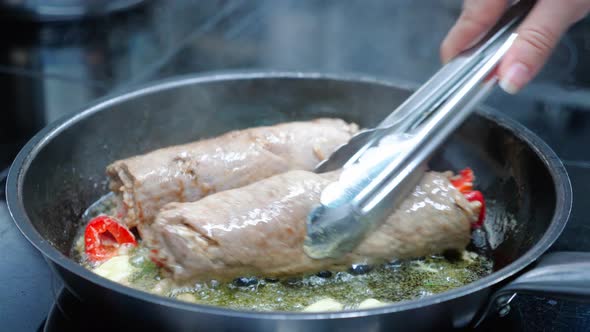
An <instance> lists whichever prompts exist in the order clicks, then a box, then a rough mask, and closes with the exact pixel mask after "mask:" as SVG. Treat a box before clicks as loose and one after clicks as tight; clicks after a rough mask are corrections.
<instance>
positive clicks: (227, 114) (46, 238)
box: [7, 72, 590, 331]
mask: <svg viewBox="0 0 590 332" xmlns="http://www.w3.org/2000/svg"><path fill="white" fill-rule="evenodd" d="M410 91H411V86H410V85H408V84H403V83H392V82H383V81H379V80H376V79H372V78H367V77H347V76H329V75H322V74H302V73H276V72H266V73H251V72H235V73H220V74H212V75H209V76H188V77H178V78H174V79H171V80H167V81H164V82H160V83H157V84H154V85H150V86H146V87H143V88H140V89H138V90H135V91H132V92H129V93H126V94H122V95H118V96H113V97H109V98H106V99H103V100H102V101H100V102H98V103H97V104H95V105H94V106H92V107H89V108H87V109H85V110H83V111H82V112H80V113H76V114H74V115H71V116H68V117H65V118H63V119H61V120H59V121H57V122H56V123H53V124H52V125H50V126H48V127H46V128H45V129H43V130H42V131H41V132H39V133H38V134H37V135H36V136H35V137H33V138H32V139H31V141H30V142H28V144H27V145H26V146H25V147H24V148H23V149H22V151H21V152H20V154H19V155H18V156H17V158H16V160H15V161H14V164H13V165H12V167H11V170H10V173H9V176H8V181H7V201H8V206H9V208H10V212H11V214H12V217H13V218H14V221H15V222H16V224H17V225H18V227H19V228H20V230H21V231H22V233H23V234H24V235H25V236H26V237H27V239H28V240H29V241H30V242H31V243H32V244H33V245H34V246H35V247H36V248H37V249H38V250H40V251H41V252H42V253H43V255H44V256H45V257H46V259H47V261H48V263H49V265H50V266H51V267H52V269H53V270H54V271H55V272H56V273H57V274H58V275H59V276H60V277H61V278H62V279H63V280H64V283H65V285H66V287H67V288H68V289H69V290H70V291H71V292H72V293H73V294H74V295H75V296H77V297H78V298H79V299H80V300H81V301H83V302H84V303H91V304H93V305H96V306H100V307H107V308H109V312H113V315H114V316H116V317H118V318H119V319H118V324H119V325H117V326H116V327H117V328H118V329H123V327H124V325H125V324H128V325H129V327H127V328H135V329H138V328H142V329H147V330H195V331H213V330H214V331H225V330H227V331H230V330H231V331H246V330H252V331H277V330H280V331H312V330H313V331H322V330H326V331H358V330H363V331H385V330H393V329H403V330H412V331H417V330H428V329H431V328H433V327H436V329H437V330H446V329H450V328H464V327H468V326H470V325H473V324H475V323H476V321H477V319H478V318H481V317H482V316H483V315H485V312H490V311H492V312H493V311H495V309H496V307H497V306H498V305H499V306H501V308H502V309H503V310H506V308H507V307H506V305H507V304H508V303H509V301H510V299H511V298H512V295H513V294H514V293H516V292H520V291H523V292H537V291H539V292H549V293H552V294H557V295H563V296H569V297H575V298H585V297H586V296H588V295H590V290H589V288H588V287H587V286H588V282H589V281H590V272H586V271H588V267H589V266H590V264H589V263H588V262H589V261H590V258H589V257H587V255H586V254H583V253H558V254H552V255H550V256H544V257H545V258H544V259H542V260H541V261H540V262H537V268H532V269H531V266H532V265H533V262H535V261H537V260H538V259H539V258H540V257H541V255H542V254H543V253H544V252H545V251H546V250H547V249H548V248H549V247H550V245H551V244H552V243H553V242H554V241H555V239H556V238H557V237H558V236H559V234H560V232H561V231H562V229H563V228H564V226H565V224H566V222H567V219H568V216H569V212H570V208H571V204H572V192H571V186H570V182H569V179H568V176H567V173H566V171H565V168H564V166H563V165H562V163H561V162H560V160H559V159H558V158H557V156H556V155H555V153H553V151H551V149H550V148H549V147H548V146H547V145H546V144H545V143H543V142H542V141H541V140H540V139H539V138H537V137H536V136H535V135H533V134H532V133H531V132H530V131H528V130H527V129H525V128H524V127H522V126H521V125H519V124H517V123H515V122H514V121H512V120H509V119H508V118H506V117H505V116H503V115H501V114H499V113H498V112H495V111H493V110H490V109H487V108H481V109H480V110H479V111H478V112H477V113H476V114H474V115H473V116H471V117H470V118H469V119H468V120H467V121H466V123H465V124H464V125H463V126H461V128H460V129H459V130H458V131H457V132H456V133H455V134H454V135H453V136H452V137H451V138H450V139H449V140H448V141H447V142H446V143H445V145H444V147H443V148H441V149H440V151H438V152H437V153H436V155H435V156H434V157H433V159H432V161H431V163H430V165H431V167H432V168H433V169H436V170H445V169H454V170H457V169H461V168H463V167H465V166H470V167H472V168H473V169H475V171H476V174H477V176H478V178H477V184H476V185H477V187H478V188H479V189H480V190H482V191H483V192H484V194H485V196H486V199H487V202H488V205H489V207H488V213H487V219H486V227H485V231H486V234H487V236H486V239H487V240H486V241H487V243H488V245H489V255H490V256H491V258H493V260H494V266H495V267H494V272H493V273H492V274H491V275H489V276H486V277H484V278H482V279H480V280H478V281H476V282H473V283H471V284H468V285H466V286H463V287H460V288H457V289H454V290H451V291H447V292H444V293H441V294H437V295H433V296H428V297H424V298H420V299H414V300H410V301H404V302H399V303H394V304H391V305H388V306H386V307H381V308H376V309H367V310H349V311H342V312H333V313H277V312H271V313H260V312H251V311H237V310H230V309H225V308H219V307H211V306H204V305H196V304H190V303H184V302H180V301H176V300H174V299H171V298H164V297H159V296H156V295H151V294H148V293H144V292H140V291H137V290H134V289H131V288H128V287H125V286H123V285H120V284H117V283H114V282H111V281H109V280H107V279H104V278H101V277H99V276H97V275H95V274H94V273H92V272H90V271H88V270H86V269H84V268H83V267H82V266H80V265H78V264H77V263H76V262H75V261H74V260H72V259H71V258H69V257H68V252H69V250H70V247H71V246H72V242H73V239H74V237H75V235H76V233H77V231H78V229H79V228H80V226H81V225H80V216H81V214H82V212H83V211H84V210H85V209H86V208H87V207H88V206H89V205H90V203H92V202H93V201H95V200H96V199H98V198H99V197H100V196H101V195H103V194H105V193H106V192H108V189H107V183H106V179H105V175H104V171H105V167H106V166H107V164H109V163H110V162H112V161H114V160H116V159H120V158H125V157H128V156H131V155H136V154H139V153H143V152H147V151H149V150H153V149H156V148H160V147H164V146H169V145H173V144H179V143H184V142H189V141H193V140H196V139H199V138H204V137H210V136H215V135H218V134H221V133H223V132H226V131H229V130H233V129H238V128H246V127H251V126H258V125H268V124H273V123H277V122H281V121H290V120H304V119H312V118H316V117H322V116H324V117H325V116H337V117H341V118H344V119H346V120H348V121H354V122H357V123H358V124H360V125H361V126H367V127H368V126H374V125H376V124H377V123H378V122H379V121H380V120H381V119H383V118H384V117H385V116H386V115H387V114H388V113H389V112H390V111H391V109H392V107H394V106H395V105H398V104H400V103H401V102H402V101H403V100H404V99H405V98H406V97H407V96H408V95H409V93H410ZM527 268H528V269H530V271H528V272H524V273H523V271H524V270H525V269H527ZM494 291H496V293H495V295H493V296H492V293H493V292H494ZM121 318H123V319H121ZM100 320H108V317H100ZM93 324H95V322H91V323H90V324H89V327H91V326H92V325H93ZM121 324H123V325H121Z"/></svg>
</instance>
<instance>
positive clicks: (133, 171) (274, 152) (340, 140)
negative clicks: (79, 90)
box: [107, 119, 358, 227]
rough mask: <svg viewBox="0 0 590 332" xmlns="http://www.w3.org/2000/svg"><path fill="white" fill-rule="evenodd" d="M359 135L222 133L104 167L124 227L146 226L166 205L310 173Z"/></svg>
mask: <svg viewBox="0 0 590 332" xmlns="http://www.w3.org/2000/svg"><path fill="white" fill-rule="evenodd" d="M357 131H358V127H357V126H356V125H355V124H348V123H346V122H344V121H342V120H339V119H317V120H313V121H308V122H290V123H284V124H278V125H275V126H270V127H257V128H250V129H245V130H238V131H233V132H229V133H226V134H224V135H222V136H219V137H215V138H211V139H206V140H202V141H198V142H194V143H190V144H185V145H178V146H173V147H168V148H164V149H160V150H156V151H153V152H150V153H147V154H144V155H141V156H136V157H132V158H128V159H124V160H119V161H116V162H114V163H113V164H111V165H109V166H108V167H107V174H108V176H109V178H110V188H111V190H112V191H113V192H114V193H115V194H117V197H118V199H119V201H120V203H121V205H122V209H121V210H122V213H123V214H124V216H123V218H122V219H123V222H124V223H125V224H126V225H127V226H129V227H133V226H136V225H138V224H140V223H144V222H146V223H149V222H151V221H152V220H153V217H154V216H155V215H156V213H157V212H158V211H159V209H160V208H161V207H162V206H164V205H165V204H167V203H170V202H194V201H196V200H198V199H200V198H202V197H204V196H207V195H209V194H211V193H214V192H217V191H222V190H226V189H232V188H238V187H241V186H244V185H246V184H249V183H252V182H255V181H257V180H260V179H264V178H267V177H269V176H272V175H275V174H279V173H283V172H285V171H288V170H294V169H301V170H312V169H313V168H314V167H315V166H316V165H317V164H318V163H319V162H320V161H321V160H323V159H324V158H326V157H327V156H329V155H330V154H331V153H332V151H334V149H335V148H337V147H338V146H340V145H342V144H344V143H346V142H347V141H348V140H349V139H350V137H351V136H352V135H353V134H355V133H356V132H357Z"/></svg>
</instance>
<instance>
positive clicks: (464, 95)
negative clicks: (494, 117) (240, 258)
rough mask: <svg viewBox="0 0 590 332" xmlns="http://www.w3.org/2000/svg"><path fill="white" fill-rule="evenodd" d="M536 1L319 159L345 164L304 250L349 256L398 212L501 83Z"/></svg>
mask: <svg viewBox="0 0 590 332" xmlns="http://www.w3.org/2000/svg"><path fill="white" fill-rule="evenodd" d="M531 6H532V3H531V2H530V1H520V2H518V3H517V4H515V5H514V6H512V7H511V8H510V10H509V11H508V12H507V13H506V14H505V15H504V17H503V19H502V20H501V21H500V23H499V24H498V25H497V26H496V27H495V28H494V29H492V30H491V32H490V33H489V34H488V36H487V37H486V38H484V41H483V42H480V43H479V45H478V46H476V47H474V48H473V49H471V50H469V51H467V52H465V53H463V54H462V55H460V56H459V57H457V58H456V59H454V60H453V61H451V62H450V63H448V64H447V65H445V66H444V67H442V68H441V69H440V70H439V71H438V72H437V73H436V74H435V75H434V76H433V77H432V78H431V79H430V80H429V81H428V82H426V83H425V84H424V85H423V86H422V87H421V88H420V89H418V90H417V91H416V92H415V93H414V94H413V95H412V96H410V97H409V98H408V99H407V100H406V101H405V102H404V103H403V104H402V105H401V106H399V107H398V108H397V109H396V110H395V111H393V112H392V113H391V114H390V115H389V116H388V117H387V118H386V119H385V120H384V121H383V122H381V123H380V124H379V125H378V126H377V127H376V128H374V129H370V130H365V131H363V132H361V133H359V134H357V135H356V136H355V137H353V138H352V139H351V140H350V141H349V142H348V143H347V144H345V145H343V146H342V147H340V148H339V149H337V150H336V151H335V152H334V153H333V154H332V155H331V156H330V157H329V158H328V159H327V160H325V161H324V162H322V163H321V164H319V165H318V166H317V168H316V172H318V173H325V172H329V171H335V170H339V169H341V170H340V175H339V178H338V180H337V181H335V182H333V183H331V184H330V185H328V186H327V187H326V188H325V189H324V190H323V192H322V194H321V200H320V205H319V206H318V207H316V208H315V209H313V211H311V213H310V214H309V216H308V221H307V236H306V239H305V244H304V250H305V252H306V253H307V254H308V255H309V256H310V257H312V258H318V259H319V258H328V257H332V258H336V257H339V256H341V255H344V254H345V253H347V252H349V251H351V250H352V249H354V247H355V246H356V245H357V244H358V243H359V242H360V241H361V240H362V238H363V237H364V236H365V234H366V233H367V232H369V231H370V230H372V229H374V228H375V227H377V226H379V225H380V224H381V223H382V222H383V221H384V220H385V218H386V217H387V216H388V215H390V214H391V213H393V211H394V210H395V208H396V207H397V206H398V205H399V203H401V201H402V200H403V199H404V197H405V196H406V195H407V194H409V192H410V190H411V189H413V188H414V187H415V186H416V185H417V183H418V182H419V180H420V179H421V177H422V176H423V174H424V171H425V169H426V166H425V165H426V162H427V160H428V158H429V156H430V155H431V154H432V153H433V152H434V151H435V150H436V149H437V148H438V147H439V146H440V145H441V144H442V143H443V142H444V141H445V139H446V138H447V137H448V136H449V135H450V134H451V133H453V131H454V130H455V129H456V128H457V127H458V126H459V125H460V124H461V123H463V121H464V120H465V119H466V118H467V116H468V115H469V114H471V112H472V111H473V109H474V107H475V106H476V105H478V104H479V103H480V102H481V101H482V100H483V99H484V98H485V97H487V96H488V94H489V93H490V92H491V90H492V88H493V87H494V86H495V84H496V82H497V79H496V77H495V75H494V74H493V72H494V70H495V68H496V66H497V65H498V63H499V62H500V60H501V59H502V57H503V56H504V54H505V53H506V51H507V50H508V48H509V47H510V46H511V45H512V42H513V41H514V40H515V39H516V37H517V35H516V34H515V33H514V31H515V28H516V26H517V25H518V24H519V23H520V21H521V20H522V19H523V18H524V16H525V15H526V13H527V12H528V11H529V10H530V8H531Z"/></svg>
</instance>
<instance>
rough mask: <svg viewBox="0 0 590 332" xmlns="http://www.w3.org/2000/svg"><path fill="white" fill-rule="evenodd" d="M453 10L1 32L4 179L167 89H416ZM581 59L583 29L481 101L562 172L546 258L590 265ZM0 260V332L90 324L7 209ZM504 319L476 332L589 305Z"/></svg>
mask: <svg viewBox="0 0 590 332" xmlns="http://www.w3.org/2000/svg"><path fill="white" fill-rule="evenodd" d="M459 3H460V1H451V0H445V1H438V2H413V1H384V0H381V1H371V2H367V1H361V0H353V1H346V2H341V1H321V2H316V1H301V0H283V1H273V0H266V1H264V0H263V1H247V0H242V1H240V0H234V1H229V0H227V1H226V0H217V1H216V0H209V1H194V2H191V1H163V0H162V1H157V0H152V1H145V3H144V4H143V5H141V6H139V7H136V8H134V9H133V10H130V11H128V12H124V11H123V12H119V13H117V14H113V15H111V16H105V17H99V18H93V19H91V20H87V21H72V22H67V23H51V24H36V23H30V22H19V21H7V20H2V22H1V23H0V28H1V29H0V36H1V37H2V38H1V39H0V40H2V44H1V45H0V94H2V100H3V103H4V106H3V108H2V111H1V112H2V113H1V114H2V115H1V116H2V120H0V174H2V170H4V169H6V168H7V167H8V166H9V164H10V161H11V160H12V159H13V158H14V155H15V154H16V152H17V151H18V149H19V148H20V146H22V144H23V143H24V142H26V140H27V139H28V138H30V136H31V135H33V134H34V133H35V132H36V131H38V130H39V129H40V128H41V127H42V126H44V125H45V124H47V123H48V122H50V121H53V120H55V119H56V118H58V117H60V116H62V115H64V114H70V113H72V112H76V111H77V110H80V109H81V108H82V107H83V106H84V105H87V104H89V103H91V102H92V101H93V100H95V99H96V98H99V97H101V96H104V95H106V94H109V93H116V92H118V91H123V90H127V89H131V88H133V86H136V85H137V84H143V83H145V82H147V81H151V80H156V79H161V78H165V77H169V76H173V75H178V74H188V73H203V74H205V73H207V72H210V71H217V70H234V69H250V70H256V69H261V70H285V71H314V72H327V73H358V74H363V75H372V76H375V77H378V78H382V79H393V80H398V81H399V80H405V81H410V82H416V83H419V82H423V81H425V80H426V79H427V78H428V77H429V75H431V74H432V73H434V71H436V69H438V67H439V66H440V64H439V61H438V45H439V43H440V41H441V40H442V38H443V37H444V34H445V33H446V31H447V30H448V28H449V27H450V26H451V25H452V23H453V22H454V20H455V18H456V17H457V15H458V14H459V10H460V4H459ZM589 58H590V20H588V19H587V20H585V21H583V22H581V23H579V24H578V25H576V26H575V27H574V28H573V29H572V30H571V31H570V32H569V33H568V35H567V36H566V37H565V38H564V39H563V41H562V42H561V43H560V45H559V46H558V48H557V50H556V52H555V54H554V55H553V57H552V58H551V60H550V62H549V64H548V66H547V67H546V68H545V70H544V71H543V72H542V73H541V75H540V76H539V77H538V78H537V79H536V80H535V81H534V82H533V84H532V85H531V86H529V87H528V88H527V89H525V90H524V91H523V92H522V93H521V94H520V95H518V96H508V95H505V94H503V93H502V92H500V91H496V92H495V93H494V94H493V95H492V96H491V97H490V98H489V100H488V104H489V105H491V106H493V107H495V108H497V109H499V110H501V111H503V112H505V113H507V114H508V115H510V116H511V117H514V118H515V119H517V120H518V121H520V122H521V123H523V124H524V125H526V126H527V127H529V128H530V129H532V130H533V131H534V132H536V133H537V134H538V135H539V136H540V137H542V138H543V139H544V140H545V141H546V142H547V143H548V144H549V145H550V146H551V147H552V148H553V149H554V150H555V151H556V153H557V154H558V155H559V156H560V157H561V158H562V160H563V161H564V163H565V165H566V167H567V169H568V171H569V174H570V177H571V179H572V184H573V188H574V207H573V213H572V217H571V219H570V221H569V224H568V226H567V228H566V229H565V231H564V233H563V235H562V236H561V237H560V238H559V240H558V241H557V242H556V244H555V245H554V246H553V248H552V250H575V251H590V221H588V220H587V219H588V217H590V215H588V214H587V213H586V211H585V208H584V207H585V206H590V195H589V194H588V193H587V192H586V190H587V188H590V149H588V147H587V146H588V144H589V143H590V61H588V59H589ZM2 177H3V176H2V175H0V178H2ZM0 252H2V255H0V279H1V282H0V298H2V301H0V317H2V330H6V331H35V330H39V331H41V330H43V329H46V330H47V331H54V330H59V331H69V330H72V331H75V330H80V329H83V327H80V326H78V325H76V324H77V323H76V322H77V321H85V320H84V318H86V317H85V316H83V313H80V312H84V310H80V308H86V307H85V306H84V304H80V303H78V302H77V300H76V299H75V298H73V297H72V296H71V295H70V294H69V293H67V292H66V291H63V290H62V286H61V283H60V281H59V280H57V279H56V278H55V277H54V276H53V274H52V273H51V271H49V269H48V267H47V265H46V264H45V262H44V261H43V258H42V257H41V256H40V254H39V253H38V252H37V251H36V250H35V249H34V248H33V247H32V246H31V245H29V243H28V242H27V241H26V240H25V239H24V238H23V237H22V236H21V235H20V233H19V232H18V230H17V228H16V227H15V226H14V224H13V223H12V221H11V219H10V216H9V214H8V210H7V208H6V204H5V202H4V198H3V197H2V196H0ZM56 299H58V300H57V301H56ZM52 307H53V309H52ZM512 308H513V309H512V311H511V312H510V314H509V315H508V316H506V317H503V318H496V319H494V320H492V321H491V322H490V323H489V324H488V326H486V327H485V329H483V330H499V329H503V330H505V331H538V330H551V331H576V330H577V331H584V330H588V329H589V327H590V306H588V305H585V304H580V303H573V302H568V301H562V300H559V299H553V298H543V297H533V296H518V297H517V298H516V300H515V302H513V305H512ZM50 310H51V312H52V315H51V316H50V317H49V318H48V313H49V312H50ZM86 311H87V310H86ZM88 319H92V317H88ZM46 320H47V322H48V323H47V324H46ZM87 321H88V320H86V322H87Z"/></svg>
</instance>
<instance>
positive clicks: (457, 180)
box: [451, 167, 474, 194]
mask: <svg viewBox="0 0 590 332" xmlns="http://www.w3.org/2000/svg"><path fill="white" fill-rule="evenodd" d="M473 179H474V176H473V171H472V170H471V168H469V167H467V168H465V169H464V170H462V171H461V172H459V174H458V175H457V176H455V177H453V178H451V184H452V185H453V187H455V188H457V190H459V191H460V192H461V193H463V194H465V193H468V192H471V191H472V190H473Z"/></svg>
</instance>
